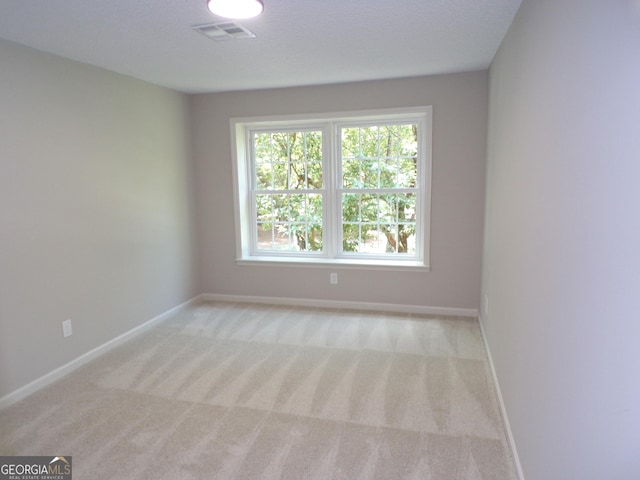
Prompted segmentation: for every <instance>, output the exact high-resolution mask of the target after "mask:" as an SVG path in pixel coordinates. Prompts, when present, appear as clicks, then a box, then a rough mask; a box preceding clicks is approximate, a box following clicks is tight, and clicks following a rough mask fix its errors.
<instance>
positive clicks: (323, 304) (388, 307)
mask: <svg viewBox="0 0 640 480" xmlns="http://www.w3.org/2000/svg"><path fill="white" fill-rule="evenodd" d="M202 299H203V300H207V301H210V302H236V303H261V304H266V305H287V306H295V307H313V308H335V309H344V310H369V311H375V312H398V313H415V314H418V315H445V316H454V317H473V318H477V317H478V310H477V309H475V308H448V307H427V306H422V305H402V304H395V303H371V302H346V301H342V300H318V299H311V298H286V297H254V296H249V295H225V294H219V293H203V294H202Z"/></svg>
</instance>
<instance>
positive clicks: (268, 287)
mask: <svg viewBox="0 0 640 480" xmlns="http://www.w3.org/2000/svg"><path fill="white" fill-rule="evenodd" d="M487 88H488V87H487V72H472V73H464V74H455V75H443V76H435V77H421V78H412V79H403V80H391V81H377V82H367V83H354V84H343V85H331V86H318V87H304V88H290V89H278V90H264V91H251V92H235V93H218V94H203V95H195V96H192V97H191V111H192V125H193V132H194V136H193V140H194V143H193V149H194V158H195V162H196V164H195V165H196V172H197V198H198V202H197V203H198V208H199V210H198V227H199V233H198V235H199V240H200V245H201V249H200V251H199V258H200V262H201V265H202V269H201V272H202V278H201V282H202V287H203V291H204V292H206V293H215V294H231V295H252V296H273V297H295V298H308V299H325V300H343V301H355V302H376V303H392V304H407V305H418V306H431V307H451V308H478V302H479V300H478V299H479V297H480V290H479V285H480V265H481V242H482V217H483V208H484V176H485V142H486V115H487ZM418 105H433V193H432V222H431V267H432V270H431V271H430V272H420V273H418V272H398V271H385V272H381V271H369V270H367V271H363V270H361V269H353V268H348V269H347V268H343V269H336V268H335V267H332V268H331V269H330V270H329V269H328V268H325V267H316V268H302V267H274V266H246V265H243V266H238V265H236V263H235V239H234V232H235V224H234V214H233V181H232V169H231V166H232V165H231V149H230V133H229V119H230V118H232V117H244V116H254V115H255V116H259V115H277V114H303V113H322V112H337V111H345V110H346V111H349V110H364V109H373V108H385V107H401V106H418ZM329 271H338V273H339V277H340V278H339V285H338V286H337V287H336V286H330V285H329Z"/></svg>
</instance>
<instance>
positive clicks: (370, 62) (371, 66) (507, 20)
mask: <svg viewBox="0 0 640 480" xmlns="http://www.w3.org/2000/svg"><path fill="white" fill-rule="evenodd" d="M263 1H264V4H265V10H264V13H263V14H262V15H261V16H259V17H257V18H254V19H248V20H240V21H238V23H240V24H241V25H242V26H244V27H246V28H247V29H249V30H250V31H251V32H253V33H254V34H255V38H243V39H233V40H228V41H222V42H216V41H213V40H211V39H209V38H207V37H206V36H204V35H202V34H200V33H198V32H195V31H194V30H192V26H194V25H202V24H209V23H218V22H224V21H228V20H226V19H223V18H220V17H216V16H214V15H212V14H211V13H210V12H209V11H208V9H207V7H206V4H205V3H206V2H205V0H153V1H152V0H107V1H94V0H46V1H45V0H0V38H4V39H7V40H10V41H13V42H17V43H20V44H23V45H27V46H29V47H33V48H35V49H38V50H42V51H45V52H50V53H54V54H57V55H61V56H63V57H67V58H70V59H73V60H77V61H80V62H84V63H87V64H91V65H96V66H99V67H102V68H105V69H108V70H111V71H114V72H118V73H121V74H124V75H129V76H131V77H135V78H138V79H141V80H145V81H147V82H151V83H154V84H157V85H161V86H164V87H168V88H172V89H175V90H178V91H182V92H188V93H196V92H221V91H231V90H247V89H258V88H276V87H289V86H300V85H317V84H328V83H340V82H352V81H361V80H372V79H386V78H399V77H411V76H418V75H433V74H441V73H452V72H462V71H471V70H479V69H485V68H487V67H488V66H489V64H490V62H491V60H492V59H493V57H494V55H495V53H496V50H497V49H498V47H499V45H500V42H501V41H502V39H503V38H504V35H505V34H506V32H507V29H508V28H509V25H510V24H511V21H512V20H513V17H514V15H515V13H516V11H517V9H518V7H519V6H520V2H521V0H367V1H365V0H263ZM0 60H1V59H0ZM0 65H1V61H0ZM0 68H1V67H0Z"/></svg>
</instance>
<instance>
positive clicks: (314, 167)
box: [307, 161, 322, 190]
mask: <svg viewBox="0 0 640 480" xmlns="http://www.w3.org/2000/svg"><path fill="white" fill-rule="evenodd" d="M307 185H308V188H312V189H318V190H319V189H321V188H322V162H316V161H312V162H309V163H307Z"/></svg>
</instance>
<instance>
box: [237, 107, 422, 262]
mask: <svg viewBox="0 0 640 480" xmlns="http://www.w3.org/2000/svg"><path fill="white" fill-rule="evenodd" d="M231 131H232V141H233V145H232V147H233V148H234V177H235V184H236V185H235V187H236V199H235V213H236V222H237V229H236V230H237V256H238V261H240V262H254V261H255V262H282V263H297V262H300V263H332V264H344V265H367V266H373V267H377V266H379V267H385V266H392V267H398V266H412V267H428V266H429V258H428V252H429V216H430V205H429V200H430V184H431V181H430V177H431V108H430V107H422V108H412V109H403V110H383V111H376V112H359V113H344V114H332V115H325V116H317V117H278V118H250V119H233V120H232V121H231Z"/></svg>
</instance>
